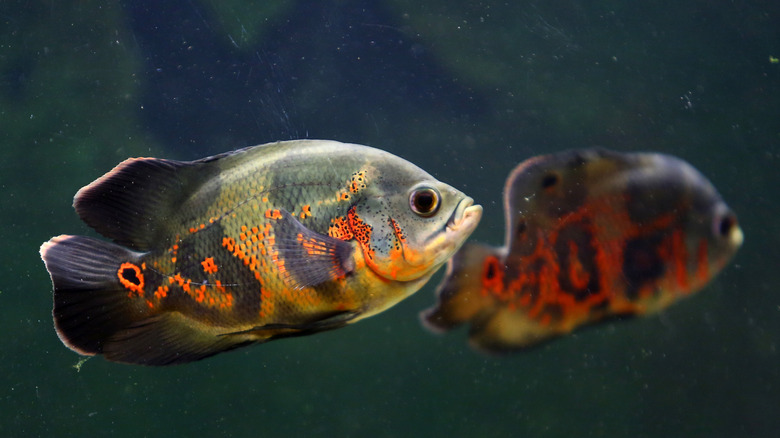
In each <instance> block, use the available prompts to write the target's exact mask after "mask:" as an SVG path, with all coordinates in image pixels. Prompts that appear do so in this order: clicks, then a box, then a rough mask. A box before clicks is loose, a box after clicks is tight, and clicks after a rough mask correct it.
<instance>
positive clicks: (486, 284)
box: [482, 256, 504, 295]
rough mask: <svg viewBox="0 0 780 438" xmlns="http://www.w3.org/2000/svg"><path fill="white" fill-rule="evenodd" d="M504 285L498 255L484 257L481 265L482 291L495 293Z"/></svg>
mask: <svg viewBox="0 0 780 438" xmlns="http://www.w3.org/2000/svg"><path fill="white" fill-rule="evenodd" d="M503 287H504V269H503V267H502V266H501V262H499V260H498V257H496V256H489V257H487V258H485V262H484V264H483V267H482V293H483V294H487V293H491V294H494V295H495V294H496V293H497V292H499V291H500V290H501V289H502V288H503Z"/></svg>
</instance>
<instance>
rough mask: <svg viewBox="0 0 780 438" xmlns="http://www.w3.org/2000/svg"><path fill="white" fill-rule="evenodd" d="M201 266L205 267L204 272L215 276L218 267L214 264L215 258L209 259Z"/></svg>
mask: <svg viewBox="0 0 780 438" xmlns="http://www.w3.org/2000/svg"><path fill="white" fill-rule="evenodd" d="M200 264H201V265H203V272H205V273H207V274H215V273H216V272H217V265H216V264H214V258H213V257H207V258H206V259H205V260H203V261H202V262H200Z"/></svg>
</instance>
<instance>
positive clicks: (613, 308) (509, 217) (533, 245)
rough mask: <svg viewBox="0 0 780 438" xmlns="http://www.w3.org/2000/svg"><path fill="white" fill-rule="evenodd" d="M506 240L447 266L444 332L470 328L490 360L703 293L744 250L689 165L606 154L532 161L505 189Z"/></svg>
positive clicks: (435, 312) (432, 321)
mask: <svg viewBox="0 0 780 438" xmlns="http://www.w3.org/2000/svg"><path fill="white" fill-rule="evenodd" d="M504 208H505V213H506V224H507V230H506V244H505V246H504V247H502V248H495V247H489V246H486V245H480V244H467V245H466V246H464V247H463V248H461V250H460V251H459V252H458V253H457V254H456V255H455V256H454V257H453V259H452V260H451V261H450V262H449V264H448V269H447V274H446V277H445V279H444V281H443V282H442V284H441V285H440V286H439V290H438V292H437V293H438V304H437V305H436V306H435V307H433V308H432V309H429V310H427V311H425V312H424V313H423V314H422V315H421V316H422V319H423V321H424V323H426V325H427V326H428V327H429V328H431V329H433V330H434V331H446V330H449V329H451V328H453V327H455V326H457V325H459V324H461V323H470V324H471V330H470V342H471V344H472V346H474V347H475V348H477V349H480V350H483V351H489V352H499V351H508V350H515V349H522V348H524V347H529V346H532V345H534V344H538V343H540V342H543V341H545V340H549V339H551V338H553V337H556V336H560V335H563V334H566V333H569V332H571V331H572V330H574V329H576V328H578V327H580V326H583V325H586V324H591V323H594V322H597V321H599V320H603V319H605V318H608V317H616V316H631V315H641V314H647V313H652V312H656V311H659V310H661V309H663V308H665V307H667V306H669V305H670V304H671V303H673V302H675V301H677V300H678V299H680V298H682V297H685V296H688V295H690V294H691V293H693V292H696V291H698V290H699V289H701V288H702V287H704V286H705V285H706V284H707V282H709V281H710V280H711V279H712V278H713V276H714V275H715V274H717V273H718V271H720V270H721V269H722V268H723V267H724V265H725V264H726V263H727V262H728V261H729V260H730V259H731V258H732V256H733V255H734V254H735V252H736V251H737V249H738V248H739V246H740V244H741V243H742V231H741V230H740V228H739V226H738V224H737V219H736V216H735V215H734V214H733V213H732V212H731V211H730V210H729V208H728V207H727V206H726V204H725V203H724V202H723V200H722V199H721V197H720V195H719V194H718V193H717V191H716V190H715V188H714V187H713V186H712V184H710V182H709V181H707V180H706V179H705V178H704V177H703V176H702V175H701V174H700V173H699V172H698V171H696V169H694V168H693V167H691V166H690V165H689V164H687V163H685V162H683V161H682V160H680V159H677V158H674V157H671V156H668V155H660V154H649V153H648V154H641V153H617V152H610V151H606V150H580V151H569V152H563V153H559V154H553V155H548V156H542V157H536V158H532V159H529V160H527V161H525V162H523V163H521V164H520V165H519V166H517V167H516V168H515V170H514V171H513V172H512V173H511V174H510V175H509V178H508V180H507V182H506V187H505V189H504Z"/></svg>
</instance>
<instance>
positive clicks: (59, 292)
mask: <svg viewBox="0 0 780 438" xmlns="http://www.w3.org/2000/svg"><path fill="white" fill-rule="evenodd" d="M74 207H75V209H76V212H77V213H78V215H79V216H80V217H81V219H82V220H84V221H85V222H86V223H87V224H88V225H90V226H91V227H93V228H94V229H95V230H97V231H98V232H99V233H101V234H103V235H104V236H106V237H108V238H110V239H113V240H114V243H110V242H106V241H102V240H98V239H93V238H89V237H83V236H58V237H55V238H53V239H51V240H50V241H49V242H47V243H44V244H43V246H42V247H41V256H42V258H43V260H44V262H45V263H46V268H47V269H48V271H49V273H50V275H51V278H52V282H53V285H54V310H53V314H54V322H55V327H56V329H57V333H58V335H59V336H60V339H61V340H62V341H63V342H64V343H65V345H67V346H68V347H70V348H71V349H73V350H75V351H77V352H78V353H80V354H84V355H94V354H102V355H104V356H105V357H106V358H107V359H109V360H112V361H118V362H128V363H138V364H146V365H166V364H172V363H183V362H189V361H193V360H197V359H201V358H204V357H207V356H210V355H213V354H216V353H219V352H221V351H225V350H229V349H233V348H236V347H239V346H242V345H246V344H250V343H256V342H265V341H269V340H271V339H276V338H281V337H289V336H300V335H307V334H311V333H316V332H319V331H322V330H328V329H333V328H338V327H342V326H344V325H346V324H350V323H354V322H356V321H358V320H360V319H362V318H366V317H369V316H371V315H375V314H377V313H379V312H381V311H383V310H385V309H387V308H389V307H391V306H393V305H394V304H396V303H398V302H399V301H400V300H402V299H404V298H405V297H407V296H409V295H410V294H412V293H414V292H415V291H417V290H418V289H419V288H420V287H422V286H423V285H424V284H425V282H427V281H428V279H429V278H430V277H431V275H433V273H434V272H435V271H436V270H437V268H439V267H440V266H441V265H442V264H443V263H444V262H445V261H447V260H448V259H449V258H450V256H451V255H452V254H453V253H454V252H455V251H456V250H457V248H458V247H459V246H460V245H461V244H462V243H463V241H464V240H465V239H466V238H467V237H468V235H469V234H470V233H471V232H472V231H473V230H474V228H475V227H476V225H477V223H478V222H479V219H480V217H481V212H482V208H481V207H480V206H478V205H473V202H472V199H471V198H469V197H467V196H465V195H464V194H463V193H461V192H459V191H457V190H455V189H454V188H452V187H450V186H448V185H446V184H444V183H441V182H439V181H437V180H435V179H434V178H433V177H432V176H430V175H429V174H427V173H426V172H424V171H423V170H421V169H420V168H418V167H417V166H415V165H413V164H411V163H409V162H407V161H404V160H403V159H401V158H398V157H396V156H393V155H391V154H389V153H387V152H383V151H380V150H377V149H373V148H369V147H366V146H359V145H351V144H342V143H338V142H332V141H317V140H301V141H289V142H280V143H274V144H268V145H263V146H256V147H251V148H246V149H243V150H239V151H235V152H231V153H226V154H222V155H218V156H214V157H209V158H204V159H202V160H198V161H193V162H180V161H172V160H163V159H154V158H138V159H128V160H126V161H124V162H123V163H121V164H119V165H118V166H117V167H116V168H114V169H113V170H112V171H110V172H108V173H107V174H106V175H104V176H102V177H101V178H99V179H98V180H96V181H94V182H93V183H91V184H89V185H88V186H86V187H84V188H82V189H81V190H80V191H79V192H78V193H77V194H76V197H75V199H74Z"/></svg>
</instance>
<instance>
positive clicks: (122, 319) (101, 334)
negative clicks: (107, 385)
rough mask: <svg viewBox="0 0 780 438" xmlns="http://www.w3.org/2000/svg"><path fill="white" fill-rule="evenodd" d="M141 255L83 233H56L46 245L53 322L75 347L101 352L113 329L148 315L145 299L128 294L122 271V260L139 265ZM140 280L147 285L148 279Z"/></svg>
mask: <svg viewBox="0 0 780 438" xmlns="http://www.w3.org/2000/svg"><path fill="white" fill-rule="evenodd" d="M139 256H140V253H136V252H133V251H130V250H128V249H125V248H123V247H121V246H119V245H116V244H113V243H110V242H104V241H101V240H97V239H92V238H89V237H82V236H57V237H54V238H52V239H51V240H50V241H48V242H46V243H44V244H43V245H42V246H41V258H43V261H44V263H45V264H46V269H47V270H48V271H49V275H50V276H51V280H52V284H53V285H54V310H53V312H52V313H53V315H54V326H55V328H56V330H57V335H58V336H59V337H60V339H61V340H62V342H63V343H64V344H65V345H67V346H68V347H69V348H70V349H71V350H74V351H76V352H77V353H79V354H83V355H87V356H92V355H95V354H101V353H103V348H104V347H105V342H106V339H107V338H109V337H110V336H111V335H112V334H114V333H116V332H118V331H119V330H120V329H122V328H125V327H128V326H130V325H132V324H133V323H134V322H136V321H139V320H143V319H144V318H146V317H148V316H149V313H150V311H149V309H148V307H147V306H144V305H140V303H142V302H143V301H142V300H129V299H127V295H128V289H127V287H126V286H125V285H123V284H122V283H121V282H120V277H119V275H117V274H118V270H119V269H120V266H122V264H123V263H129V264H131V265H133V266H134V265H135V263H134V262H135V261H137V260H138V259H139ZM128 275H129V274H128ZM136 280H137V281H138V282H139V283H138V286H140V287H141V288H142V287H143V278H136ZM126 281H127V280H126ZM144 307H146V308H144Z"/></svg>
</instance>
